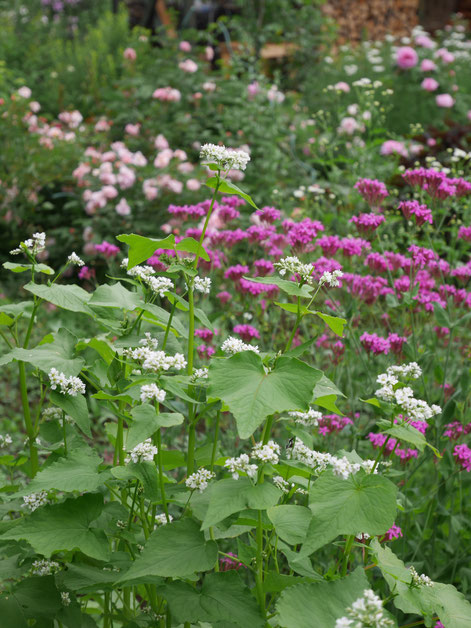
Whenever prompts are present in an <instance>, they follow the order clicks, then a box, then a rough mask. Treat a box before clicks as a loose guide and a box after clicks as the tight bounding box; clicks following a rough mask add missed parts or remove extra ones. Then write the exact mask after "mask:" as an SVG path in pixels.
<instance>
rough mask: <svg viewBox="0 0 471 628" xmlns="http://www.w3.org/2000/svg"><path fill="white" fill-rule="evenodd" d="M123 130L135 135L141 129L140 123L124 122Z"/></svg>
mask: <svg viewBox="0 0 471 628" xmlns="http://www.w3.org/2000/svg"><path fill="white" fill-rule="evenodd" d="M124 130H125V131H126V133H127V134H128V135H132V136H134V137H137V136H138V135H139V132H140V130H141V125H140V124H126V126H125V127H124Z"/></svg>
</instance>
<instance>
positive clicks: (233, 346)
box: [221, 336, 260, 355]
mask: <svg viewBox="0 0 471 628" xmlns="http://www.w3.org/2000/svg"><path fill="white" fill-rule="evenodd" d="M221 349H222V350H223V351H224V353H229V354H230V355H234V354H235V353H240V352H241V351H253V352H254V353H260V351H259V349H258V346H257V345H255V346H252V345H247V344H245V342H242V340H240V339H239V338H234V337H233V336H229V338H227V340H224V342H223V343H222V345H221Z"/></svg>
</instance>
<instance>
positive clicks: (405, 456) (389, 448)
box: [368, 432, 419, 462]
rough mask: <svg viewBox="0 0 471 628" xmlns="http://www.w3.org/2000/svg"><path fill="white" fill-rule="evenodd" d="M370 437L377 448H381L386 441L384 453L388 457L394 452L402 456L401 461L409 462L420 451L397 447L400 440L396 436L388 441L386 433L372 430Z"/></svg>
mask: <svg viewBox="0 0 471 628" xmlns="http://www.w3.org/2000/svg"><path fill="white" fill-rule="evenodd" d="M368 439H369V440H370V441H371V444H372V445H373V447H374V448H375V449H381V447H382V446H383V445H384V443H386V446H385V448H384V452H383V455H384V456H385V457H387V456H389V455H391V453H392V452H394V455H395V456H397V457H398V458H400V459H401V462H407V461H408V460H410V459H411V458H417V456H418V453H419V452H418V451H417V449H401V448H399V447H397V444H398V441H397V440H396V439H395V438H390V439H389V440H388V441H387V442H386V439H387V436H386V435H385V434H374V433H373V432H370V433H369V434H368Z"/></svg>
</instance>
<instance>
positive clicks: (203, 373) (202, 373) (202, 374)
mask: <svg viewBox="0 0 471 628" xmlns="http://www.w3.org/2000/svg"><path fill="white" fill-rule="evenodd" d="M197 379H208V369H207V367H203V368H201V369H195V370H194V371H193V374H192V376H191V381H192V382H195V381H196V380H197Z"/></svg>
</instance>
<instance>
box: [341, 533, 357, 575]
mask: <svg viewBox="0 0 471 628" xmlns="http://www.w3.org/2000/svg"><path fill="white" fill-rule="evenodd" d="M354 541H355V535H353V534H352V535H350V536H347V538H346V541H345V549H344V551H343V560H342V568H341V571H340V574H341V575H342V576H346V575H347V569H348V563H349V560H350V554H351V551H352V547H353V542H354Z"/></svg>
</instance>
